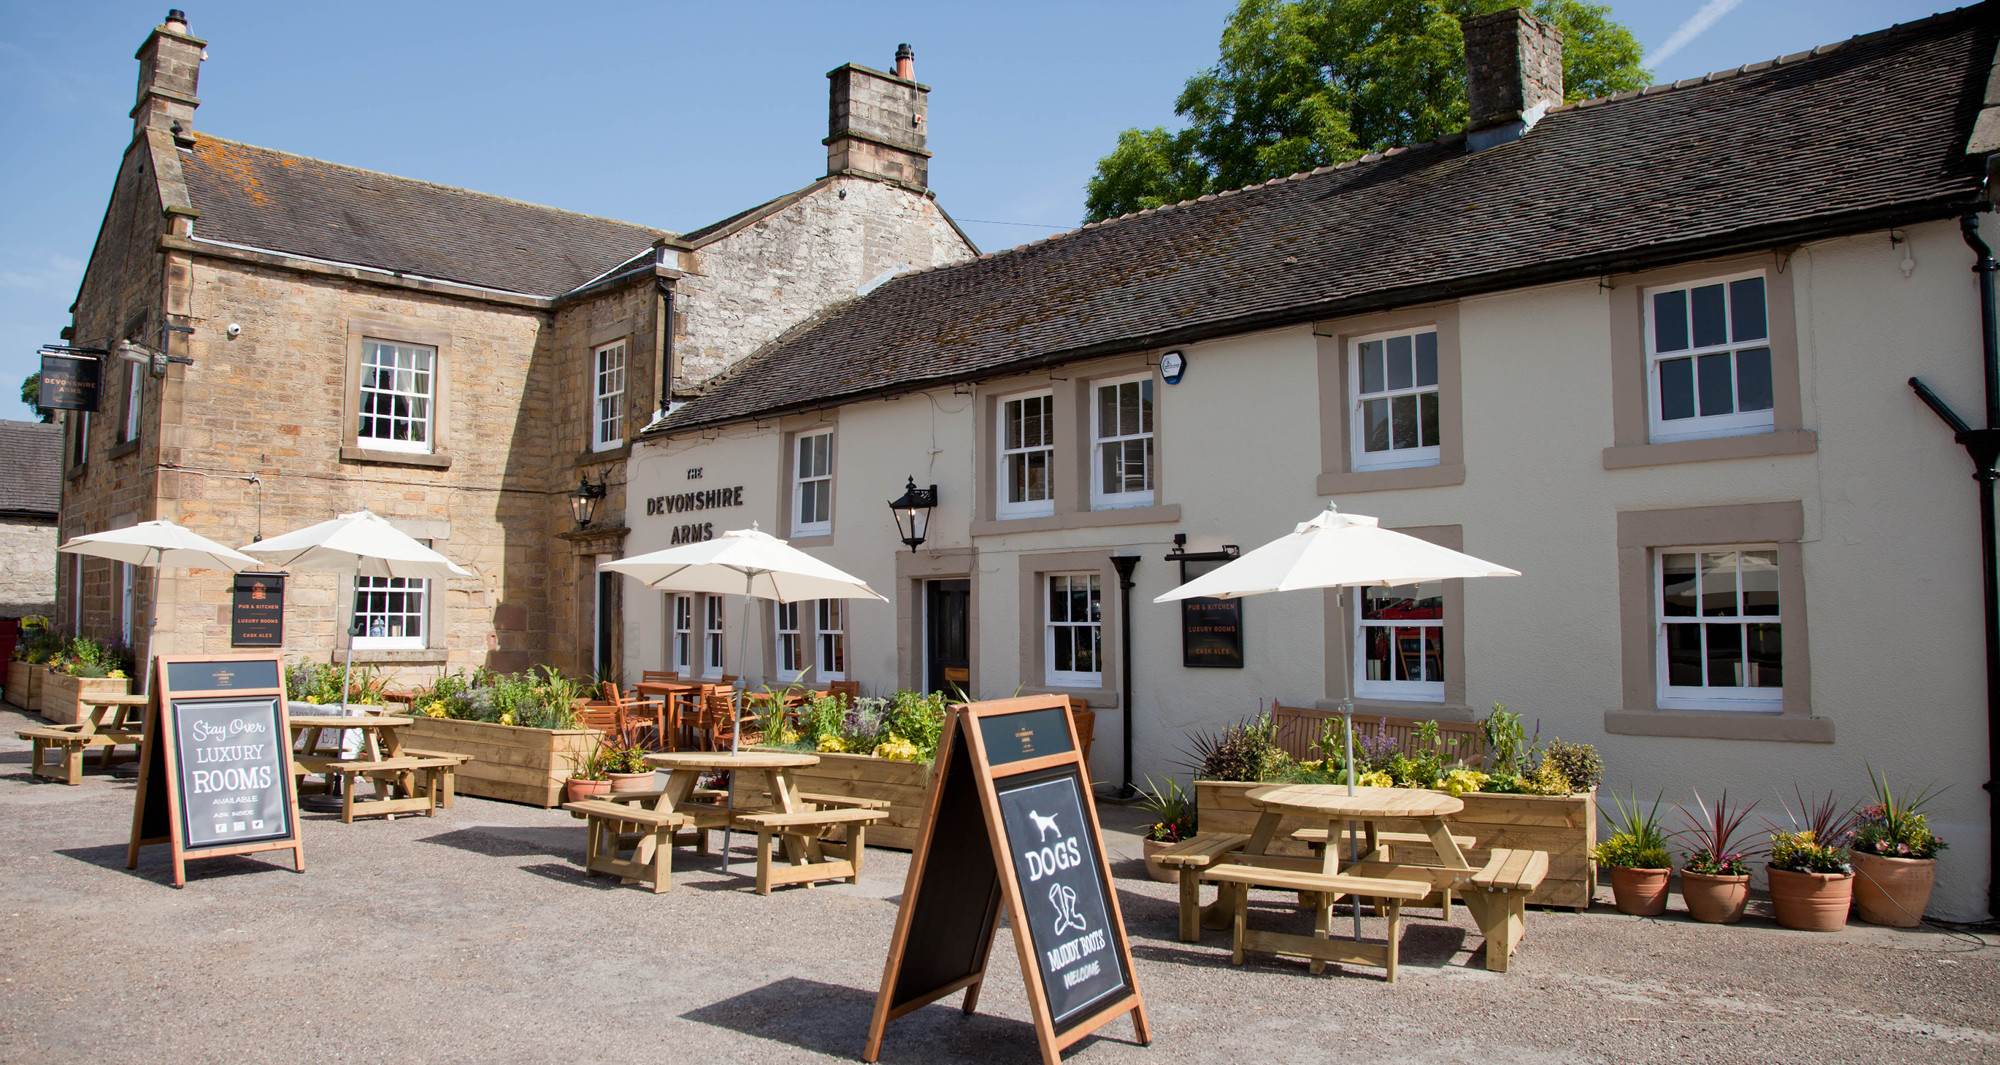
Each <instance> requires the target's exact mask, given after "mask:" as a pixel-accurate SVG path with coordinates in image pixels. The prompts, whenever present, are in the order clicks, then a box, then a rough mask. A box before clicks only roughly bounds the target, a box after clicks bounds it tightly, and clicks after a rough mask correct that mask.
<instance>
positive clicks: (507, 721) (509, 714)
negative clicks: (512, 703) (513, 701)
mask: <svg viewBox="0 0 2000 1065" xmlns="http://www.w3.org/2000/svg"><path fill="white" fill-rule="evenodd" d="M500 723H501V724H503V725H511V724H513V723H514V711H512V710H508V711H504V712H503V713H501V715H500Z"/></svg>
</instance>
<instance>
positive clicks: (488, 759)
mask: <svg viewBox="0 0 2000 1065" xmlns="http://www.w3.org/2000/svg"><path fill="white" fill-rule="evenodd" d="M594 734H595V733H594V732H593V730H591V729H564V730H561V731H556V730H553V729H545V728H521V727H520V726H518V725H493V724H488V723H487V722H484V721H456V720H453V719H451V718H445V717H418V718H417V719H416V721H415V722H414V723H412V724H411V725H410V726H409V727H408V728H405V729H404V730H403V742H404V744H405V745H406V746H410V747H415V748H417V749H419V750H425V751H443V752H446V753H449V754H463V755H468V756H470V757H471V758H472V761H470V762H467V763H465V764H464V765H462V766H460V767H459V768H458V786H457V790H458V793H459V794H460V795H477V796H479V797H480V798H482V799H504V800H506V801H507V802H524V803H527V804H529V805H531V806H540V807H542V808H544V809H547V808H550V807H554V806H557V805H560V804H561V803H562V793H563V781H564V780H567V779H569V771H570V764H571V761H570V756H571V755H573V754H577V753H579V752H584V751H588V750H589V749H590V742H591V737H592V736H593V735H594Z"/></svg>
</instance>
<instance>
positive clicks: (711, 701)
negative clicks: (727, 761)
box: [694, 684, 736, 751]
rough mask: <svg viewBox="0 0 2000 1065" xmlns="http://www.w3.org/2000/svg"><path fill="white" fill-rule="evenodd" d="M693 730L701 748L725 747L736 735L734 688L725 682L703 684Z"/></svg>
mask: <svg viewBox="0 0 2000 1065" xmlns="http://www.w3.org/2000/svg"><path fill="white" fill-rule="evenodd" d="M694 730H695V737H696V741H697V742H698V743H699V744H700V746H701V749H702V750H704V751H720V750H725V749H727V748H728V746H729V743H730V741H731V740H733V739H734V738H735V737H736V689H735V688H732V687H730V686H728V685H726V684H710V685H704V686H703V687H702V690H701V704H700V708H699V709H698V710H696V711H695V715H694Z"/></svg>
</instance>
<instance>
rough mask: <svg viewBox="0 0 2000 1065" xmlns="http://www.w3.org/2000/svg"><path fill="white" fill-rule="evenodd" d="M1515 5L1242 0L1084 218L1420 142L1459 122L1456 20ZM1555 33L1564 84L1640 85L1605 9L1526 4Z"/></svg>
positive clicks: (1635, 47)
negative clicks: (1215, 56)
mask: <svg viewBox="0 0 2000 1065" xmlns="http://www.w3.org/2000/svg"><path fill="white" fill-rule="evenodd" d="M1518 6H1524V5H1523V4H1522V2H1521V0H1242V2H1241V3H1240V4H1238V5H1237V8H1236V12H1235V13H1234V14H1233V15H1231V16H1230V18H1229V23H1228V25H1226V26H1224V27H1223V30H1222V41H1221V46H1220V50H1221V57H1220V58H1219V60H1218V61H1217V62H1216V64H1215V65H1214V66H1212V67H1210V68H1208V69H1207V70H1204V71H1201V72H1200V73H1198V74H1196V75H1195V76H1193V77H1191V78H1189V79H1188V80H1187V85H1186V87H1185V88H1183V89H1182V90H1181V95H1180V98H1179V99H1178V100H1177V101H1175V103H1174V111H1175V113H1176V114H1178V115H1180V116H1181V117H1182V118H1183V119H1185V120H1186V121H1187V126H1186V127H1185V128H1184V129H1181V130H1179V131H1174V130H1169V129H1166V128H1165V127H1156V128H1154V129H1150V130H1139V129H1128V130H1126V131H1125V132H1123V133H1121V134H1119V135H1118V146H1117V148H1116V149H1114V150H1113V151H1112V153H1111V154H1110V155H1107V156H1105V157H1104V158H1103V159H1101V160H1099V161H1098V164H1097V173H1096V174H1095V175H1094V176H1092V177H1091V179H1090V182H1089V184H1088V185H1087V186H1086V189H1085V192H1086V196H1085V200H1084V206H1085V210H1086V215H1085V220H1086V221H1093V222H1094V221H1100V220H1102V219H1105V218H1112V217H1115V216H1117V215H1121V214H1125V213H1127V212H1130V211H1138V210H1144V209H1146V208H1148V207H1158V206H1161V205H1162V204H1168V203H1178V202H1180V201H1181V200H1185V199H1189V198H1191V197H1194V196H1199V195H1201V194H1203V193H1207V192H1219V191H1222V190H1224V189H1235V188H1242V187H1243V186H1245V185H1252V184H1256V183H1258V182H1260V181H1268V180H1270V179H1271V178H1274V177H1283V176H1285V175H1287V174H1296V173H1298V172H1300V171H1302V170H1311V169H1313V168H1314V167H1320V166H1328V165H1330V164H1333V163H1338V162H1342V161H1344V160H1347V159H1353V158H1356V157H1358V156H1361V155H1365V154H1367V153H1369V152H1373V151H1381V150H1383V149H1385V148H1392V147H1396V146H1397V145H1408V144H1420V143H1422V142H1424V141H1428V140H1434V139H1436V138H1438V137H1441V136H1444V135H1445V134H1448V133H1452V132H1455V131H1457V130H1461V129H1464V128H1465V121H1466V115H1467V111H1466V103H1465V43H1464V38H1463V36H1462V35H1461V33H1460V31H1459V25H1458V20H1459V17H1460V16H1462V15H1473V14H1483V13H1487V12H1491V11H1500V10H1505V9H1507V8H1509V7H1518ZM1525 6H1527V7H1528V9H1529V11H1530V13H1532V14H1533V15H1534V16H1535V17H1537V18H1540V19H1542V20H1544V21H1547V22H1549V23H1552V24H1554V25H1555V26H1556V27H1557V28H1559V29H1561V30H1562V31H1563V36H1564V45H1563V90H1564V95H1565V97H1566V98H1567V99H1570V100H1586V99H1590V98H1592V97H1596V96H1605V95H1609V94H1611V93H1614V92H1623V91H1626V90H1629V89H1637V88H1643V87H1644V86H1645V85H1647V84H1648V76H1647V73H1646V71H1645V69H1644V68H1643V67H1641V66H1640V65H1639V61H1640V59H1641V57H1642V55H1643V53H1642V51H1641V49H1640V47H1639V42H1638V41H1637V40H1636V39H1634V38H1633V36H1632V33H1631V31H1630V30H1627V29H1626V28H1625V27H1624V26H1622V25H1619V24H1618V23H1616V22H1613V21H1612V20H1611V11H1610V8H1609V7H1607V6H1605V5H1602V4H1591V3H1583V2H1581V0H1533V2H1532V3H1531V4H1527V5H1525Z"/></svg>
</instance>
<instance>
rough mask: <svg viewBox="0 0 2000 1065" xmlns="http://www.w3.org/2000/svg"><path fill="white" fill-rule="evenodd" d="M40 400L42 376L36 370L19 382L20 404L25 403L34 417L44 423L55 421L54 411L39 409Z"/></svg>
mask: <svg viewBox="0 0 2000 1065" xmlns="http://www.w3.org/2000/svg"><path fill="white" fill-rule="evenodd" d="M41 398H42V374H41V371H39V370H37V371H35V372H34V373H31V374H29V375H28V376H27V377H26V378H25V379H23V380H22V381H21V402H23V403H26V404H27V405H28V409H29V410H31V411H34V412H35V416H36V417H38V418H40V419H41V420H42V421H45V422H52V421H55V420H56V412H55V411H52V410H43V409H41V406H40V403H39V401H40V400H41Z"/></svg>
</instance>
